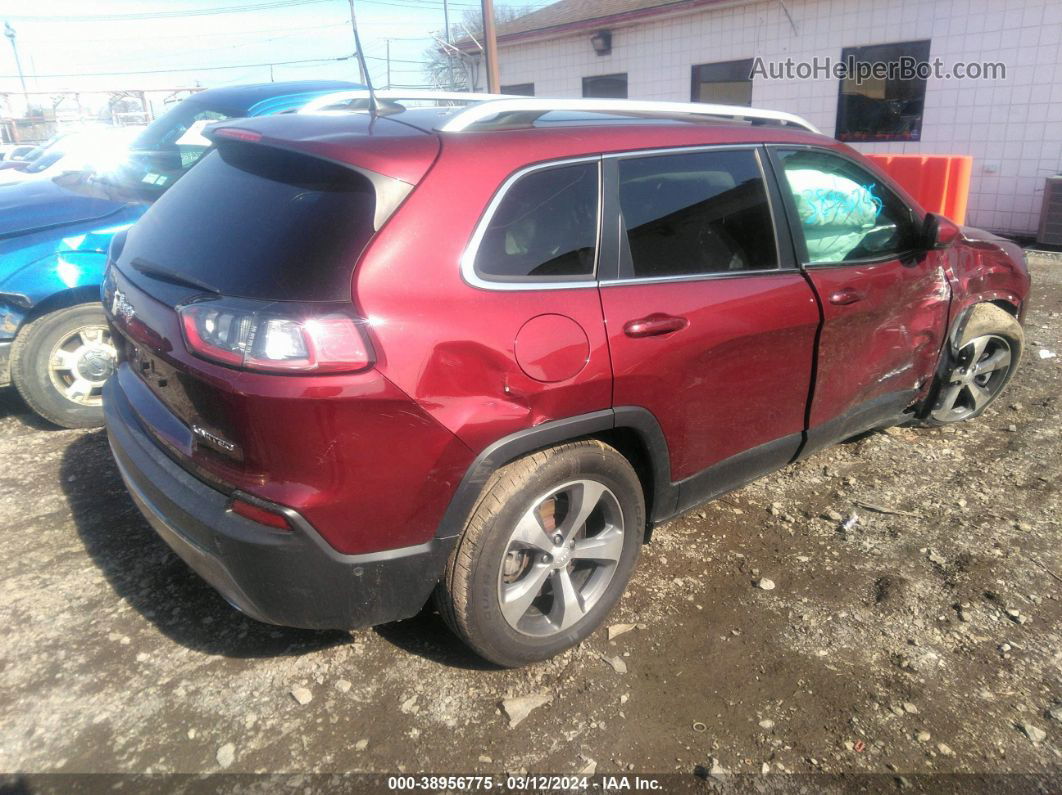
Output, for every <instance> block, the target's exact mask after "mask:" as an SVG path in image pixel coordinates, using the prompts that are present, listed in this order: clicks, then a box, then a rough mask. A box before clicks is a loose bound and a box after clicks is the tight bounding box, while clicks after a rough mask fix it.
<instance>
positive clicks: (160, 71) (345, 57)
mask: <svg viewBox="0 0 1062 795" xmlns="http://www.w3.org/2000/svg"><path fill="white" fill-rule="evenodd" d="M353 57H354V55H353V54H351V55H340V56H338V57H335V58H303V59H301V60H298V61H266V62H265V63H243V64H231V65H229V66H179V67H174V68H172V69H137V70H134V71H131V72H76V73H73V74H48V75H33V77H34V78H51V77H118V76H120V75H156V74H167V73H168V72H207V71H212V70H215V69H253V68H255V67H259V66H290V65H291V64H298V63H324V62H333V61H349V60H350V59H351V58H353ZM12 77H17V75H0V78H12Z"/></svg>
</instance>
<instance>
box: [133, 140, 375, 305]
mask: <svg viewBox="0 0 1062 795" xmlns="http://www.w3.org/2000/svg"><path fill="white" fill-rule="evenodd" d="M375 208H376V195H375V191H374V189H373V186H372V183H371V182H369V180H368V179H367V178H366V177H364V176H362V175H361V174H359V173H357V172H356V171H353V170H351V169H349V168H344V167H343V166H338V165H335V164H334V163H329V162H327V161H325V160H320V159H318V158H314V157H309V156H307V155H301V154H296V153H292V152H285V151H282V150H278V149H272V148H270V147H265V146H259V145H254V144H243V143H224V144H221V145H219V146H218V148H217V149H216V150H215V151H213V152H211V153H210V154H209V155H207V156H206V157H205V158H204V159H203V160H202V161H201V162H200V163H199V164H197V165H196V166H195V168H193V169H191V170H190V171H189V172H188V174H187V175H186V176H185V177H184V178H183V179H182V180H181V181H180V182H179V183H178V184H177V185H175V186H174V187H173V189H172V190H170V191H167V192H166V193H165V194H164V195H163V196H162V197H161V198H160V199H159V200H158V201H157V202H156V203H155V204H154V205H153V206H152V207H151V209H150V210H148V212H147V213H146V214H145V215H144V217H143V218H142V219H141V220H140V221H139V222H138V223H137V224H136V226H135V227H133V230H132V231H131V232H130V237H129V244H128V245H127V246H126V249H125V253H126V254H127V255H130V256H131V257H132V258H133V264H134V266H135V265H136V260H140V261H142V263H143V264H144V265H147V266H153V267H155V268H158V269H159V270H165V271H168V272H170V273H172V274H174V275H176V276H179V277H184V278H186V279H187V280H188V281H190V282H198V283H201V284H204V285H209V286H210V287H212V288H214V289H216V290H217V291H218V292H220V293H222V294H224V295H231V296H237V297H243V298H260V299H268V300H277V301H349V300H350V276H351V271H352V268H353V265H354V262H355V260H356V259H357V258H358V255H359V254H360V253H361V251H362V250H363V249H364V248H365V245H366V244H367V243H368V242H369V239H370V238H371V237H372V235H373V216H374V212H375Z"/></svg>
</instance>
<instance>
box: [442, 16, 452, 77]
mask: <svg viewBox="0 0 1062 795" xmlns="http://www.w3.org/2000/svg"><path fill="white" fill-rule="evenodd" d="M443 24H444V25H446V32H445V33H444V34H443V36H444V37H445V38H446V43H447V44H450V4H449V1H448V0H443ZM446 71H447V73H448V75H449V80H450V84H449V85H448V86H447V88H449V89H450V90H451V91H453V90H454V54H453V52H451V51H450V48H449V47H447V48H446Z"/></svg>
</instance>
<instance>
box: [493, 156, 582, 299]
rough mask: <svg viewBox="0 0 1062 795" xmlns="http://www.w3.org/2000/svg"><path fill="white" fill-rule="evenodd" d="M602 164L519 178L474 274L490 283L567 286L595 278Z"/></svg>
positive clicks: (505, 197)
mask: <svg viewBox="0 0 1062 795" xmlns="http://www.w3.org/2000/svg"><path fill="white" fill-rule="evenodd" d="M597 202H598V164H597V163H596V162H592V163H574V164H571V165H564V166H557V167H555V168H543V169H539V170H537V171H532V172H531V173H529V174H525V175H524V176H522V177H520V178H518V179H517V180H516V181H515V182H514V183H513V184H512V185H510V186H509V188H508V190H506V191H505V193H504V194H503V196H502V198H501V201H500V202H499V203H498V206H497V208H496V209H495V211H494V214H493V215H492V216H491V217H490V219H489V221H488V222H487V225H486V227H485V229H484V230H483V234H482V238H481V239H480V241H479V247H478V248H477V249H476V255H475V264H474V265H475V271H476V274H477V275H479V276H480V277H482V278H485V279H488V280H490V281H564V280H582V279H588V278H591V277H592V276H593V273H594V260H595V249H596V244H597Z"/></svg>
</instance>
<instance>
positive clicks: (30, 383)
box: [11, 303, 107, 428]
mask: <svg viewBox="0 0 1062 795" xmlns="http://www.w3.org/2000/svg"><path fill="white" fill-rule="evenodd" d="M91 326H100V327H104V328H106V326H107V316H106V315H105V314H104V312H103V307H101V306H100V305H99V304H98V303H88V304H77V305H76V306H71V307H67V308H65V309H59V310H56V311H55V312H50V313H48V314H46V315H42V316H41V317H39V318H37V319H36V320H34V321H33V322H31V323H29V324H28V325H27V326H25V327H24V328H23V329H22V330H21V332H20V333H19V335H18V337H16V338H15V344H14V345H12V346H11V380H12V382H13V383H14V384H15V388H16V389H18V392H19V394H20V395H22V399H23V400H25V401H26V403H27V405H29V407H30V408H31V409H33V410H34V411H35V412H37V414H39V415H40V416H42V417H43V418H44V419H46V420H48V421H49V422H52V423H54V424H56V425H59V426H60V427H63V428H94V427H97V426H100V425H102V424H103V406H102V405H99V403H98V400H96V398H95V394H96V392H97V391H98V390H93V398H92V400H93V402H95V403H96V405H85V404H83V403H77V402H75V401H73V400H70V399H68V398H67V397H66V396H65V395H63V394H62V393H61V392H60V391H59V389H58V388H57V387H56V385H55V384H54V383H53V381H52V376H51V374H50V370H49V357H50V356H51V354H52V351H53V349H54V348H55V346H56V345H57V344H58V343H59V342H60V341H61V340H63V339H64V338H66V337H69V336H70V335H71V334H73V333H74V332H75V331H76V330H77V329H79V328H84V327H91Z"/></svg>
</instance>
